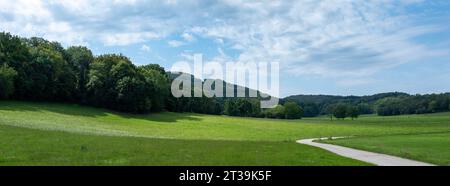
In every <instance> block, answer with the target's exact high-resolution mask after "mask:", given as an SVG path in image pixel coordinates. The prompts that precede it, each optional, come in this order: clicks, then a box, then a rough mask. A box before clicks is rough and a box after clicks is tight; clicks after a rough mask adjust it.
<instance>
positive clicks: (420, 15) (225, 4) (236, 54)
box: [0, 0, 450, 96]
mask: <svg viewBox="0 0 450 186" xmlns="http://www.w3.org/2000/svg"><path fill="white" fill-rule="evenodd" d="M449 20H450V1H447V0H435V1H422V0H392V1H390V0H367V1H360V0H355V1H351V0H323V1H318V0H295V1H294V0H293V1H253V0H249V1H245V0H223V1H206V0H205V1H189V0H184V1H181V0H166V1H143V0H122V1H119V0H98V1H92V0H79V1H69V0H67V1H65V0H62V1H61V0H48V1H43V0H18V1H15V2H14V3H12V2H11V1H7V0H0V30H3V31H7V32H11V33H13V34H17V35H20V36H24V37H31V36H38V37H44V38H46V39H49V40H55V41H59V42H61V43H62V44H63V45H64V46H70V45H86V46H88V47H89V48H91V49H92V50H93V52H94V53H95V54H96V55H99V54H104V53H123V54H124V55H126V56H129V57H130V58H131V59H132V61H133V62H134V63H135V64H137V65H140V64H148V63H158V64H161V65H162V66H164V67H165V68H170V67H171V65H172V64H174V63H175V62H177V61H189V59H190V58H191V57H192V55H193V54H195V53H202V54H203V55H204V59H205V60H206V61H240V62H248V61H255V62H258V61H265V62H270V61H277V62H279V63H280V67H281V75H280V80H281V81H280V88H281V90H280V94H281V96H287V95H292V94H338V95H367V94H373V93H379V92H388V91H402V92H408V93H413V94H415V93H433V92H436V93H439V92H450V86H449V85H450V21H449Z"/></svg>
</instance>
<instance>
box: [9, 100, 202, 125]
mask: <svg viewBox="0 0 450 186" xmlns="http://www.w3.org/2000/svg"><path fill="white" fill-rule="evenodd" d="M2 110H4V111H13V112H25V111H28V112H53V113H58V114H63V115H68V116H80V117H93V118H95V117H106V116H115V117H120V118H124V119H140V120H148V121H153V122H177V121H179V120H188V121H200V120H202V119H201V118H200V117H196V116H198V115H196V114H193V113H172V112H162V113H151V114H130V113H121V112H117V111H112V110H108V109H104V108H96V107H90V106H84V105H78V104H73V103H72V104H71V103H66V104H65V103H49V102H24V101H0V111H2Z"/></svg>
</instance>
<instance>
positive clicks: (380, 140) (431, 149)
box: [325, 133, 450, 166]
mask: <svg viewBox="0 0 450 186" xmlns="http://www.w3.org/2000/svg"><path fill="white" fill-rule="evenodd" d="M325 142H326V143H332V144H337V145H342V146H346V147H352V148H357V149H364V150H368V151H372V152H380V153H385V154H391V155H396V156H401V157H406V158H410V159H417V160H421V161H425V162H430V163H434V164H437V165H447V166H450V133H436V134H414V135H392V136H377V137H360V138H352V139H338V140H326V141H325Z"/></svg>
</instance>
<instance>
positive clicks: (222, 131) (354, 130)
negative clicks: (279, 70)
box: [0, 102, 450, 141]
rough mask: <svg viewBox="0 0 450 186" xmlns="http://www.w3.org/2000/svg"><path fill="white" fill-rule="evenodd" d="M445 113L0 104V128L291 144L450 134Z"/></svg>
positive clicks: (449, 119) (449, 117) (449, 118)
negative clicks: (253, 114)
mask: <svg viewBox="0 0 450 186" xmlns="http://www.w3.org/2000/svg"><path fill="white" fill-rule="evenodd" d="M449 121H450V114H445V115H437V116H434V115H428V116H427V115H421V116H400V117H377V116H369V117H362V118H360V119H358V120H355V121H351V120H345V121H329V119H327V118H313V119H303V120H292V121H286V120H270V119H255V118H238V117H226V116H211V115H200V114H188V113H186V114H178V113H160V114H151V115H129V114H119V113H114V112H110V111H107V110H103V109H96V108H90V107H84V106H77V105H64V104H55V103H50V104H43V103H26V102H0V123H1V124H2V125H10V126H19V127H27V128H35V129H44V130H56V131H67V132H73V133H82V134H100V135H115V136H135V137H149V138H166V139H205V140H238V141H295V140H297V139H302V138H314V137H327V136H349V135H352V136H358V135H362V136H366V135H386V134H405V133H425V132H443V131H450V123H449Z"/></svg>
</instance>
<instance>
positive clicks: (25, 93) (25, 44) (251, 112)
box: [0, 32, 303, 119]
mask: <svg viewBox="0 0 450 186" xmlns="http://www.w3.org/2000/svg"><path fill="white" fill-rule="evenodd" d="M178 75H179V74H178ZM176 77H177V73H172V72H167V71H165V69H164V68H163V67H161V66H159V65H158V64H149V65H142V66H136V65H134V64H133V63H132V62H131V60H130V59H129V58H128V57H126V56H123V55H121V54H104V55H100V56H94V55H93V53H92V51H91V50H90V49H88V48H87V47H83V46H71V47H68V48H64V47H62V45H61V44H60V43H58V42H51V41H47V40H45V39H43V38H37V37H32V38H21V37H18V36H14V35H11V34H9V33H5V32H2V33H0V99H14V100H33V101H55V102H71V103H80V104H85V105H91V106H95V107H102V108H108V109H112V110H117V111H121V112H130V113H149V112H160V111H164V110H167V111H172V112H194V113H205V114H226V115H230V116H240V117H270V118H280V119H281V118H283V119H284V118H287V119H296V118H301V117H302V115H303V114H302V113H303V110H302V108H301V107H300V106H299V105H297V104H296V103H294V102H290V103H285V104H284V105H279V106H277V107H275V108H273V109H268V110H261V109H260V105H259V103H260V102H259V99H258V98H215V97H214V98H208V97H206V96H204V95H203V96H202V97H181V98H175V97H173V96H172V94H171V93H170V84H171V81H172V80H173V79H174V78H176ZM192 79H193V80H194V77H193V76H192ZM247 91H249V90H248V88H247Z"/></svg>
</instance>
